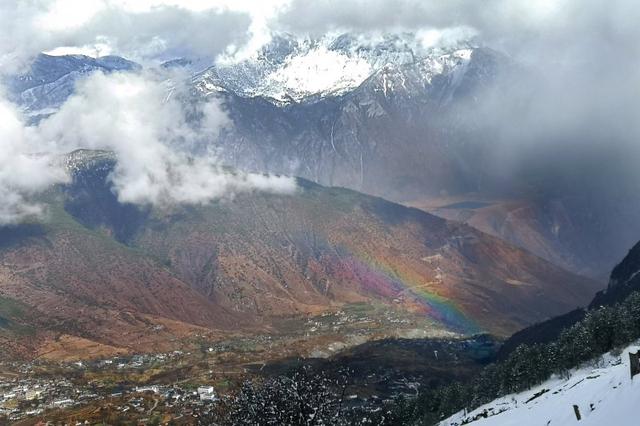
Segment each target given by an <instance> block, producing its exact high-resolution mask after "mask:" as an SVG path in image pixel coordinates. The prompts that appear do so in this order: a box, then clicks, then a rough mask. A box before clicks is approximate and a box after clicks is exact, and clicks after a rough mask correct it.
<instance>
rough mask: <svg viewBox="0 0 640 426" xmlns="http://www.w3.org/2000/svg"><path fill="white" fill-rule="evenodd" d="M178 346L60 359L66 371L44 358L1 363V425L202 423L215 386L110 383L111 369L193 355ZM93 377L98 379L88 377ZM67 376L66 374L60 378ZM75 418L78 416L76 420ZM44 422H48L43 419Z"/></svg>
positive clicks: (137, 368) (129, 369) (130, 370)
mask: <svg viewBox="0 0 640 426" xmlns="http://www.w3.org/2000/svg"><path fill="white" fill-rule="evenodd" d="M189 355H190V354H189V353H183V352H181V351H174V352H170V353H162V354H149V355H134V356H130V357H116V358H110V359H103V360H98V361H90V362H82V361H77V362H72V363H65V364H58V365H56V366H55V368H56V369H63V370H65V371H66V373H67V374H65V375H63V376H61V375H57V374H55V375H54V374H51V373H50V372H48V369H50V368H52V366H51V365H48V364H46V363H38V362H34V363H24V364H22V363H2V364H0V425H3V424H14V423H17V424H38V421H39V420H45V419H46V421H51V422H52V424H58V423H61V424H85V422H86V424H93V423H95V422H99V421H105V420H109V421H110V422H113V421H114V420H118V421H125V420H128V419H131V420H134V419H135V420H136V421H140V422H143V423H145V424H153V423H160V422H166V421H167V419H169V420H174V421H180V420H181V419H182V421H180V422H179V423H184V424H192V423H198V421H197V420H198V419H199V418H202V417H204V416H208V415H209V414H210V412H211V410H212V409H213V406H214V404H213V403H214V402H215V401H216V400H217V399H218V396H217V393H216V390H215V388H214V386H212V385H210V384H209V385H206V384H204V385H201V386H198V385H193V384H191V383H188V384H177V383H175V384H166V383H163V384H145V385H140V384H127V382H126V381H123V382H120V383H110V382H111V380H109V379H107V377H109V376H110V375H111V374H114V373H115V374H119V375H120V377H123V378H124V377H127V375H128V374H135V373H136V372H141V371H144V370H145V369H148V368H152V367H157V366H158V365H159V364H169V363H172V362H176V361H178V360H179V359H181V358H183V357H185V356H189ZM92 376H95V377H96V378H99V379H97V380H87V377H92ZM62 377H64V378H62ZM74 420H75V421H74ZM44 424H46V422H45V423H44Z"/></svg>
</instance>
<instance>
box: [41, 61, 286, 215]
mask: <svg viewBox="0 0 640 426" xmlns="http://www.w3.org/2000/svg"><path fill="white" fill-rule="evenodd" d="M173 91H174V92H173V94H172V95H171V96H169V97H168V96H167V87H166V85H165V84H164V83H163V82H162V81H160V80H157V79H156V77H153V76H150V75H145V74H132V73H114V74H109V75H104V74H101V73H96V74H94V75H92V76H91V77H89V78H87V79H86V80H84V81H82V82H81V83H80V84H79V85H78V87H77V89H76V93H75V94H74V95H73V96H72V97H71V98H69V100H68V101H67V102H66V103H65V104H64V105H63V106H62V107H61V108H60V110H59V111H58V112H57V113H56V114H54V115H53V116H51V117H49V118H47V119H46V120H44V121H42V122H41V123H40V125H39V127H38V136H39V137H40V138H41V142H42V145H43V146H44V145H45V144H46V145H49V146H51V145H55V146H57V149H58V150H59V151H61V152H68V151H71V150H73V149H77V148H91V149H106V150H112V151H114V152H115V153H116V155H117V158H118V162H117V165H116V168H115V170H114V171H113V173H112V175H111V177H110V179H111V181H112V184H113V189H114V191H115V193H116V194H117V196H118V199H119V200H120V201H121V202H129V203H136V204H152V205H160V206H167V205H172V204H176V203H190V204H193V203H208V202H210V201H212V200H214V199H217V198H220V197H226V196H229V195H233V194H234V193H235V192H242V191H251V190H255V189H259V190H264V191H272V192H292V191H293V190H294V189H295V181H294V180H293V179H290V178H286V177H276V176H269V177H262V176H255V175H250V174H249V175H248V174H242V173H233V174H232V173H229V172H228V171H224V170H223V169H222V166H221V165H220V163H219V161H218V159H217V158H216V156H215V153H213V152H201V153H199V154H198V155H197V156H191V155H190V153H191V152H193V151H194V148H197V146H202V145H204V144H202V142H204V141H205V140H206V139H211V138H215V137H216V135H217V133H218V132H219V131H220V129H221V128H222V127H224V126H225V125H227V123H228V119H227V116H226V114H225V113H224V112H223V111H222V110H221V109H220V106H219V105H218V104H217V103H216V101H210V102H208V103H204V104H201V105H195V106H193V105H187V104H184V103H183V101H182V99H181V96H180V94H181V93H180V92H181V89H180V87H177V88H174V89H173ZM188 116H189V117H188Z"/></svg>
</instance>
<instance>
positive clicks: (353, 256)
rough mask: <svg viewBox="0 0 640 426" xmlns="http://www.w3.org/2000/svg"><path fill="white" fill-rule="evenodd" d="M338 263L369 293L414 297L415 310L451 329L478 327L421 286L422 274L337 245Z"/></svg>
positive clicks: (471, 331)
mask: <svg viewBox="0 0 640 426" xmlns="http://www.w3.org/2000/svg"><path fill="white" fill-rule="evenodd" d="M339 252H341V253H340V256H339V258H340V259H339V262H340V263H341V264H342V265H343V267H344V268H345V269H346V271H343V273H347V274H349V275H350V276H349V277H347V278H351V279H355V280H357V281H359V282H360V284H361V285H362V286H363V287H364V288H365V289H366V290H367V291H369V292H371V293H374V294H376V295H378V296H381V297H383V298H385V299H394V298H397V297H399V296H405V297H404V298H405V299H407V296H409V298H411V299H414V300H415V301H416V302H417V303H418V311H419V312H420V311H421V312H424V314H425V315H427V316H428V317H429V318H431V319H432V320H433V321H436V322H438V323H440V324H443V325H445V326H446V327H447V328H448V329H450V330H451V331H455V332H458V333H462V334H469V335H470V334H475V333H478V332H480V331H481V330H482V327H480V326H479V325H478V324H477V323H476V322H475V321H474V320H473V319H472V318H470V317H469V316H468V315H466V314H465V313H464V312H463V310H462V309H461V308H459V307H458V306H456V304H455V302H454V301H452V300H451V299H448V298H446V297H444V296H442V295H440V294H436V293H434V292H431V291H429V290H427V289H425V288H424V285H422V284H423V282H424V277H422V276H420V274H418V273H417V272H415V271H411V270H403V269H399V268H393V267H392V266H391V265H390V264H389V263H388V262H384V261H381V260H379V259H374V258H373V257H371V256H370V255H369V254H367V253H363V252H359V253H358V252H354V251H352V250H349V249H347V248H345V247H344V246H343V247H341V250H339Z"/></svg>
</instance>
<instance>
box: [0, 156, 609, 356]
mask: <svg viewBox="0 0 640 426" xmlns="http://www.w3.org/2000/svg"><path fill="white" fill-rule="evenodd" d="M72 159H73V161H70V163H69V164H72V165H73V168H72V172H73V176H74V179H73V182H72V184H70V185H68V186H65V187H60V188H59V189H56V190H54V191H53V192H52V193H51V194H49V195H48V197H47V200H45V201H47V202H48V204H49V211H50V216H49V221H48V222H45V223H43V224H32V225H23V226H21V227H17V228H5V229H3V231H2V232H3V233H5V236H6V237H5V238H3V244H2V246H1V247H0V261H1V264H2V269H1V271H2V273H1V274H0V296H2V297H6V298H10V299H12V300H16V301H18V303H20V304H23V305H25V306H27V307H28V312H30V313H31V315H30V318H31V322H30V324H32V326H33V327H35V328H36V329H37V330H44V331H46V333H45V335H46V336H44V337H47V336H51V335H53V336H55V335H59V334H60V333H63V334H68V335H72V336H76V337H81V338H83V339H89V340H91V341H97V342H100V343H103V344H107V345H111V346H118V344H120V345H122V338H121V336H122V330H126V332H127V333H129V334H130V335H132V336H144V337H145V339H143V340H140V341H135V340H134V341H131V342H130V343H129V342H127V343H126V346H127V348H129V349H128V350H142V349H145V348H146V349H151V348H153V347H162V346H163V344H164V345H165V346H166V343H167V341H168V340H170V341H172V340H175V339H180V338H181V337H185V336H188V335H190V333H193V332H194V330H196V329H202V330H212V331H214V332H220V333H229V332H230V331H232V330H233V331H237V332H242V333H249V334H250V333H256V332H258V330H260V329H262V330H265V327H267V328H268V327H276V329H277V323H278V321H279V320H278V319H279V318H285V317H291V316H292V315H293V316H296V315H299V316H302V317H306V316H308V315H312V316H313V315H320V314H322V313H324V312H336V311H338V310H340V309H344V308H345V307H347V306H348V305H349V304H354V303H363V302H365V303H368V304H371V305H381V306H386V308H385V309H387V310H390V312H399V313H402V315H409V317H408V318H412V319H411V320H406V321H405V320H403V322H400V323H395V324H396V325H395V326H394V327H395V329H396V330H397V331H399V330H406V331H410V330H414V329H416V328H420V329H422V328H423V327H424V331H425V332H426V333H427V334H428V335H438V334H442V333H450V332H454V333H463V334H466V333H473V332H477V331H481V330H486V331H490V332H492V333H495V334H499V335H506V334H509V333H511V332H513V331H515V330H517V329H519V328H521V327H523V326H526V325H528V324H531V323H533V322H535V321H539V320H541V319H544V318H547V317H550V316H553V315H556V314H559V313H562V312H565V311H567V310H569V309H572V308H574V307H575V306H578V305H581V304H584V303H586V301H587V300H589V299H590V297H591V295H592V294H593V293H594V292H595V291H596V290H597V289H598V287H599V286H598V284H597V283H594V282H592V281H589V280H586V279H583V278H580V277H577V276H574V275H572V274H570V273H567V272H565V271H563V270H561V269H559V268H557V267H555V266H553V265H552V264H550V263H548V262H546V261H543V260H541V259H539V258H537V257H535V256H533V255H531V254H529V253H527V252H525V251H522V250H520V249H516V248H514V247H512V246H509V245H507V244H505V243H503V242H501V241H499V240H497V239H495V238H493V237H490V236H487V235H485V234H482V233H480V232H478V231H476V230H474V229H472V228H469V227H466V226H461V225H457V224H454V223H450V222H447V221H445V220H442V219H439V218H437V217H434V216H431V215H429V214H426V213H424V212H422V211H419V210H416V209H409V208H406V207H403V206H400V205H397V204H393V203H390V202H387V201H384V200H382V199H379V198H373V197H370V196H366V195H363V194H359V193H356V192H353V191H349V190H345V189H337V188H323V187H321V186H318V185H315V184H312V183H310V182H307V181H303V180H301V181H299V182H300V190H299V192H298V193H297V194H294V195H291V196H283V195H269V194H245V195H237V196H236V197H235V198H234V199H233V200H226V201H220V202H218V203H214V204H212V205H209V206H193V207H175V208H172V209H169V210H158V209H144V208H137V207H135V206H132V205H122V204H120V203H118V202H117V200H116V198H115V196H114V194H113V193H112V192H111V189H110V186H109V184H108V183H107V181H106V179H107V177H108V175H109V172H110V170H111V168H112V167H113V165H114V161H115V159H114V158H113V157H112V156H111V155H110V154H108V153H101V152H86V151H84V152H77V153H74V154H73V156H72ZM381 320H382V321H383V322H384V321H391V322H389V324H392V323H393V321H395V320H393V317H389V319H388V320H385V319H381ZM158 325H161V326H162V327H160V328H159V331H157V332H154V333H149V330H150V329H151V330H156V329H158V327H156V326H158ZM47 333H48V334H47ZM17 340H20V339H17ZM34 342H35V343H34V345H35V346H37V340H34ZM154 345H155V346H154ZM35 349H37V348H34V350H35Z"/></svg>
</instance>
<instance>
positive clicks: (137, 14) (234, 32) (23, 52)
mask: <svg viewBox="0 0 640 426" xmlns="http://www.w3.org/2000/svg"><path fill="white" fill-rule="evenodd" d="M189 3H191V4H189V5H187V6H183V5H182V2H175V1H174V2H169V1H164V2H158V1H156V2H151V1H140V2H137V1H136V2H127V1H122V0H86V1H84V0H83V1H81V2H78V1H70V0H24V1H19V2H13V1H2V2H0V73H11V72H15V71H16V70H18V69H20V68H21V67H23V66H24V65H25V64H26V63H28V61H29V60H30V59H31V58H33V57H34V56H35V55H36V54H38V53H40V52H42V51H51V50H54V51H55V49H57V48H61V47H65V48H67V49H73V48H76V49H78V48H80V49H83V50H84V51H89V52H93V51H96V49H98V50H102V51H103V52H115V53H116V54H118V55H121V56H125V57H129V58H130V59H134V60H140V61H144V60H148V59H154V58H162V57H163V55H165V56H167V57H168V56H176V55H199V56H203V57H208V58H211V59H213V58H215V57H216V56H217V55H219V54H221V53H223V52H226V51H227V50H228V49H229V47H230V46H243V45H244V44H245V43H246V42H247V40H249V39H250V38H251V37H252V34H251V31H250V26H251V25H252V18H251V15H250V14H249V13H247V12H246V11H244V12H243V11H239V10H237V8H235V9H233V8H231V7H229V6H228V5H225V2H222V1H218V2H199V3H201V4H200V7H196V6H197V5H196V4H195V3H198V2H189ZM188 6H191V7H188Z"/></svg>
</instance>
